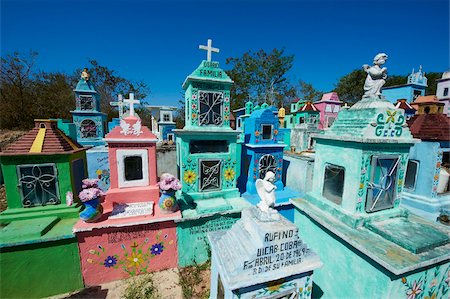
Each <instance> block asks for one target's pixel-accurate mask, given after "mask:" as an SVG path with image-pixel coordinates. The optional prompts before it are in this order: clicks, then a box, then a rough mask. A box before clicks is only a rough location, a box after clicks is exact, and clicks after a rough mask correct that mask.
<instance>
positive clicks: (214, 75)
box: [182, 60, 233, 89]
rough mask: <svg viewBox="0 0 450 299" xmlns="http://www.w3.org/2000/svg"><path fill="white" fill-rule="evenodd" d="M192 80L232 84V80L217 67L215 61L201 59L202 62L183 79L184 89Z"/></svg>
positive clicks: (217, 64)
mask: <svg viewBox="0 0 450 299" xmlns="http://www.w3.org/2000/svg"><path fill="white" fill-rule="evenodd" d="M192 81H200V82H202V81H210V82H212V83H226V84H233V80H231V78H230V77H229V76H228V75H227V73H226V72H225V71H224V70H222V69H221V68H220V67H219V63H218V62H217V61H207V60H203V61H202V63H200V65H199V66H198V67H197V68H196V69H195V71H193V72H192V73H191V74H190V75H189V76H187V78H186V79H185V80H184V83H183V85H182V87H183V89H186V88H187V86H188V85H189V83H190V82H192Z"/></svg>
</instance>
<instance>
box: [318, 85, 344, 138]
mask: <svg viewBox="0 0 450 299" xmlns="http://www.w3.org/2000/svg"><path fill="white" fill-rule="evenodd" d="M314 105H315V106H316V108H317V109H319V111H320V114H319V115H320V118H319V119H320V123H319V129H321V130H323V129H326V128H328V127H327V118H328V117H334V118H336V117H337V115H338V112H327V111H325V110H326V107H327V105H329V106H331V111H334V109H335V106H339V110H340V107H341V106H342V102H341V101H340V100H339V96H338V94H337V93H336V92H329V93H326V94H324V95H323V96H322V99H321V100H320V101H318V102H315V103H314Z"/></svg>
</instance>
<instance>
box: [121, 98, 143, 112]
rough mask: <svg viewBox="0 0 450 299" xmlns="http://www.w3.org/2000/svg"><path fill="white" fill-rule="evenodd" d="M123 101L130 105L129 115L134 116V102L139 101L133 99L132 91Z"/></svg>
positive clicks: (137, 102) (138, 102)
mask: <svg viewBox="0 0 450 299" xmlns="http://www.w3.org/2000/svg"><path fill="white" fill-rule="evenodd" d="M123 102H124V103H126V104H129V105H130V116H134V104H140V103H141V102H140V101H138V100H135V99H134V93H130V98H129V99H125V100H123Z"/></svg>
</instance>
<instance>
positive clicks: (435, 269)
mask: <svg viewBox="0 0 450 299" xmlns="http://www.w3.org/2000/svg"><path fill="white" fill-rule="evenodd" d="M386 59H387V55H385V54H383V53H382V54H378V55H377V56H376V57H375V59H374V64H375V65H374V66H368V65H366V66H365V68H366V71H367V72H368V76H371V74H372V75H373V73H377V72H381V73H383V72H385V71H386V69H385V68H383V69H381V67H380V66H381V65H382V64H383V63H384V62H385V61H386ZM383 81H384V79H382V78H381V77H378V78H376V77H375V78H371V80H369V79H367V80H366V84H365V95H364V97H363V99H362V100H360V101H359V102H357V103H356V104H355V105H353V106H352V107H351V108H350V109H348V110H342V111H341V112H340V113H339V117H338V118H337V119H336V121H335V122H334V123H333V125H332V126H331V127H330V128H329V129H328V130H327V131H326V132H325V133H324V134H321V135H316V136H314V138H315V139H316V154H315V162H314V176H313V183H312V189H311V191H310V192H307V193H306V195H305V196H304V198H299V199H294V200H292V202H293V204H294V205H295V207H296V211H295V224H296V225H297V227H298V228H299V233H300V235H301V236H302V239H303V240H304V241H305V242H307V243H308V244H309V245H310V246H311V247H313V248H314V249H315V250H316V252H317V254H319V256H320V258H321V260H322V261H323V263H324V266H323V268H321V269H320V270H317V271H316V272H315V273H314V283H315V284H316V285H317V288H318V289H320V290H321V292H323V298H350V297H356V298H393V297H395V298H397V297H399V298H400V297H407V296H408V295H410V294H411V293H413V292H416V293H417V292H418V288H420V290H421V292H423V294H424V295H425V294H427V295H428V296H430V297H432V296H436V298H440V297H443V296H444V294H445V293H447V292H448V284H447V281H445V280H446V279H447V278H448V272H449V270H450V263H449V258H450V255H449V252H450V239H449V233H450V231H449V229H448V228H447V227H443V226H437V225H434V224H432V223H430V222H428V221H426V220H425V219H423V218H420V217H417V216H415V215H412V214H409V213H408V212H407V211H406V210H405V209H403V208H401V207H400V197H401V193H402V190H403V185H404V181H405V173H406V167H407V162H408V155H409V151H410V148H411V146H413V145H414V144H415V143H417V142H418V140H417V139H414V138H413V137H412V135H411V133H410V131H409V129H408V127H407V125H406V123H405V120H406V119H405V116H404V111H403V110H397V109H395V107H394V106H393V104H392V103H390V102H389V101H387V100H386V99H385V98H384V97H383V96H382V94H381V93H380V88H381V87H382V85H383V84H384V82H383ZM355 277H358V279H355ZM425 281H426V282H425ZM431 281H433V282H435V283H433V284H430V283H429V282H431ZM313 291H314V290H313Z"/></svg>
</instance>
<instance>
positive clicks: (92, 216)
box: [80, 198, 103, 222]
mask: <svg viewBox="0 0 450 299" xmlns="http://www.w3.org/2000/svg"><path fill="white" fill-rule="evenodd" d="M83 205H84V210H83V211H82V212H81V213H80V219H81V220H83V221H84V222H94V221H95V220H97V219H99V218H100V217H101V216H102V213H103V207H102V205H101V204H100V201H99V200H98V198H94V199H91V200H89V201H85V202H83Z"/></svg>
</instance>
